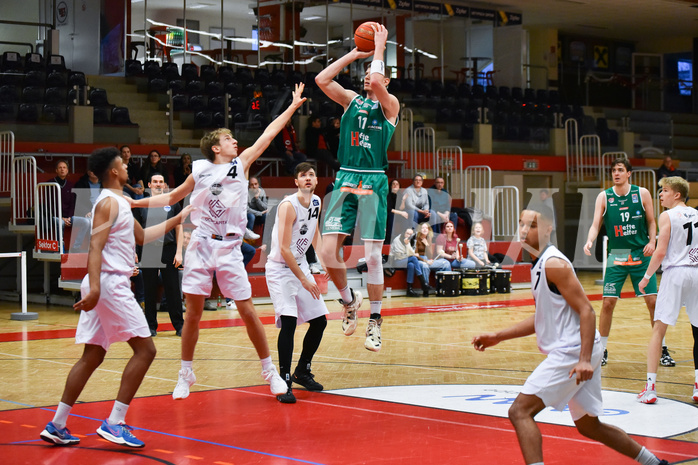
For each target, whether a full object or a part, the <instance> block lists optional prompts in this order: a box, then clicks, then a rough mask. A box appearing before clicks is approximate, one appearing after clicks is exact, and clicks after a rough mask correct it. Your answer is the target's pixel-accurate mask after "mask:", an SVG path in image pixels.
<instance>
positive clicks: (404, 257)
mask: <svg viewBox="0 0 698 465" xmlns="http://www.w3.org/2000/svg"><path fill="white" fill-rule="evenodd" d="M413 236H414V231H413V230H412V228H407V229H406V230H405V232H403V233H402V234H398V235H397V236H396V237H395V239H393V241H392V243H391V244H390V266H392V267H393V268H400V269H402V268H405V269H407V294H406V295H407V297H419V293H418V292H417V291H415V290H414V289H412V284H413V283H414V276H415V275H417V279H419V282H420V283H421V284H422V294H423V296H424V297H429V285H428V284H427V281H426V279H425V273H429V267H427V266H423V265H422V262H421V261H420V260H419V256H418V255H417V252H415V251H414V248H412V244H411V243H410V241H411V239H412V238H413Z"/></svg>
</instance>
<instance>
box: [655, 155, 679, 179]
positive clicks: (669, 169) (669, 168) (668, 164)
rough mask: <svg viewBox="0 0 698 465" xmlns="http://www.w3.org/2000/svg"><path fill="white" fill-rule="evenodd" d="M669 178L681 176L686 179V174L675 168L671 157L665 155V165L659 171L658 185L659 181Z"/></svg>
mask: <svg viewBox="0 0 698 465" xmlns="http://www.w3.org/2000/svg"><path fill="white" fill-rule="evenodd" d="M668 176H680V177H682V178H684V179H685V178H686V173H684V172H683V171H681V170H677V169H676V168H675V167H674V162H673V161H672V159H671V155H664V163H662V166H660V167H659V169H657V185H659V180H660V179H662V178H666V177H668Z"/></svg>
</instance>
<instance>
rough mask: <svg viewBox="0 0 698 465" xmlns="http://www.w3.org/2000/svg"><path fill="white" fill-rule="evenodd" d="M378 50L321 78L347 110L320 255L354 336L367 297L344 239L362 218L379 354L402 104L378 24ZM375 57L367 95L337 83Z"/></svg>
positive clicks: (347, 59) (340, 63)
mask: <svg viewBox="0 0 698 465" xmlns="http://www.w3.org/2000/svg"><path fill="white" fill-rule="evenodd" d="M373 29H374V43H375V50H374V51H371V52H361V51H359V49H358V48H354V49H353V50H351V51H350V52H349V53H347V54H346V55H344V56H343V57H341V58H339V59H338V60H336V61H335V62H334V63H332V64H331V65H329V66H328V67H327V68H325V69H324V70H323V71H322V72H321V73H320V74H318V76H317V77H316V78H315V82H316V83H317V84H318V86H319V87H320V89H322V91H323V92H324V93H325V94H326V95H327V96H328V97H329V98H330V99H332V100H334V101H335V102H336V103H338V104H339V105H341V106H342V107H343V108H344V114H343V115H342V120H341V126H340V136H339V152H338V154H337V155H338V158H339V162H340V163H341V168H340V170H339V172H338V174H337V179H336V180H335V184H334V186H335V187H334V191H333V192H332V196H331V198H330V200H329V202H326V203H327V211H326V213H325V219H324V224H323V228H322V234H323V247H322V250H321V251H320V254H321V256H322V258H323V262H324V263H325V266H326V267H327V273H328V274H329V275H330V278H331V279H332V282H333V283H334V284H335V286H337V289H339V293H340V295H341V299H340V303H341V304H342V305H343V307H344V316H343V318H342V331H343V332H344V334H345V335H347V336H350V335H352V334H353V333H354V331H355V330H356V326H357V314H356V312H357V310H358V309H359V307H360V306H361V302H362V296H361V293H360V292H359V291H354V290H352V289H350V288H349V286H348V284H347V269H346V265H345V264H344V260H343V258H342V257H341V254H340V252H341V249H342V245H343V243H344V240H345V239H346V238H347V236H349V234H351V233H352V231H353V230H354V225H355V223H356V219H357V213H358V212H359V211H361V214H360V215H358V216H359V227H360V230H361V239H362V240H363V241H364V250H365V256H366V265H367V266H368V278H367V285H366V288H367V289H368V297H369V300H370V301H371V316H370V319H369V322H368V327H367V328H366V341H365V343H364V347H366V348H367V349H368V350H371V351H374V352H377V351H379V350H380V348H381V324H382V322H383V319H382V318H381V305H382V299H383V267H382V256H381V249H382V247H383V241H384V240H385V222H386V217H387V195H388V177H387V175H386V174H385V171H386V170H387V168H388V155H387V150H388V144H389V143H390V138H391V137H392V135H393V133H394V132H395V127H396V125H397V121H398V114H399V112H400V102H398V99H397V98H396V97H395V96H394V95H391V94H390V93H389V92H388V84H389V83H390V73H389V72H386V68H385V64H384V62H383V56H384V53H385V44H386V41H387V39H388V30H387V29H386V28H385V26H383V25H381V24H377V23H374V25H373ZM371 55H373V61H372V63H371V66H370V67H369V68H368V69H367V70H366V76H365V77H364V90H365V91H366V97H365V98H364V97H362V96H360V95H358V94H357V93H356V92H354V91H353V90H350V89H345V88H343V87H342V86H341V85H340V84H339V83H338V82H337V81H335V80H334V78H335V76H337V75H338V74H339V73H340V72H341V71H342V70H343V69H344V68H345V67H346V66H348V65H349V64H351V63H352V62H354V61H355V60H359V59H364V58H368V57H369V56H371Z"/></svg>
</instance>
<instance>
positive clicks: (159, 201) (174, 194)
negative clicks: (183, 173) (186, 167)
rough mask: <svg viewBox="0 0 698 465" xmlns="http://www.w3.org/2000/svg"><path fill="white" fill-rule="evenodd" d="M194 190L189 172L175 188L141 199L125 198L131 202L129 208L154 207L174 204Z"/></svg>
mask: <svg viewBox="0 0 698 465" xmlns="http://www.w3.org/2000/svg"><path fill="white" fill-rule="evenodd" d="M193 190H194V175H192V174H190V175H189V176H187V179H185V180H184V182H183V183H182V184H180V185H179V186H178V187H177V188H176V189H174V190H171V191H170V192H165V193H163V194H160V195H153V196H150V197H145V198H143V199H138V200H131V199H129V198H126V200H127V201H129V203H130V204H131V208H155V207H166V206H168V205H174V204H175V203H177V202H179V201H180V200H182V199H183V198H184V197H186V196H187V195H188V194H191V192H192V191H193Z"/></svg>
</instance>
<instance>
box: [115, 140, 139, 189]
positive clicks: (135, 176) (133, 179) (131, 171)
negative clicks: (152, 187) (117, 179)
mask: <svg viewBox="0 0 698 465" xmlns="http://www.w3.org/2000/svg"><path fill="white" fill-rule="evenodd" d="M120 150H121V159H122V160H123V161H124V164H125V165H126V167H127V171H128V182H127V183H126V184H125V185H124V194H126V195H128V196H129V197H131V198H132V199H142V198H143V191H144V188H143V181H141V175H140V167H139V166H138V165H137V164H136V162H135V161H134V160H133V159H131V147H129V146H128V145H122V146H121V149H120Z"/></svg>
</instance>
